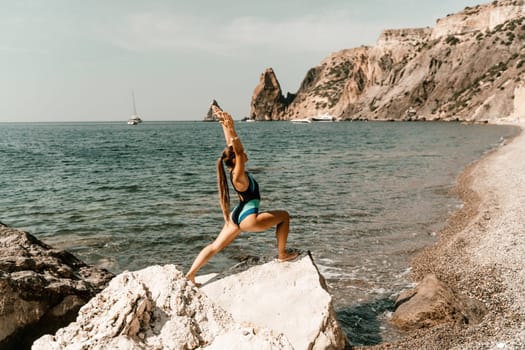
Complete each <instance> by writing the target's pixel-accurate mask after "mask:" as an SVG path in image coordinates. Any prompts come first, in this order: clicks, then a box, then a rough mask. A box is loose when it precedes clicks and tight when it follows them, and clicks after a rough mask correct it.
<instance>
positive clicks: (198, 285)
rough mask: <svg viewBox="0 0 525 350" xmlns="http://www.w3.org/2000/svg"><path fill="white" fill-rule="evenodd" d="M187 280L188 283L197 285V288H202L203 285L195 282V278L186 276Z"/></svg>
mask: <svg viewBox="0 0 525 350" xmlns="http://www.w3.org/2000/svg"><path fill="white" fill-rule="evenodd" d="M186 279H187V280H188V281H190V282H191V283H193V284H194V285H195V287H197V288H199V287H200V286H202V283H197V282H195V276H190V275H186Z"/></svg>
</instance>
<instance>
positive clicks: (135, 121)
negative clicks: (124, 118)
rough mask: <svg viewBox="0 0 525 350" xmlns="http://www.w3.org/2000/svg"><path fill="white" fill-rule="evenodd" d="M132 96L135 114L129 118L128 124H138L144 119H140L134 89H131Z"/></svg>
mask: <svg viewBox="0 0 525 350" xmlns="http://www.w3.org/2000/svg"><path fill="white" fill-rule="evenodd" d="M131 98H132V99H133V114H132V115H131V117H130V118H129V119H128V125H137V124H139V123H142V119H140V117H139V115H138V114H137V107H136V106H135V92H134V91H133V90H131Z"/></svg>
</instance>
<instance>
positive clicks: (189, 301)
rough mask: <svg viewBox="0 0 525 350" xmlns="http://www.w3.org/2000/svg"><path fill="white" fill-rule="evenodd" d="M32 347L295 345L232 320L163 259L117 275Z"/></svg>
mask: <svg viewBox="0 0 525 350" xmlns="http://www.w3.org/2000/svg"><path fill="white" fill-rule="evenodd" d="M32 349H33V350H58V349H112V350H119V349H142V350H144V349H239V350H240V349H293V348H292V346H291V345H290V343H289V342H288V340H287V339H286V337H285V336H284V335H282V334H279V333H276V332H274V331H271V330H269V329H264V328H261V327H258V326H254V325H249V324H240V323H238V322H235V321H234V319H233V318H232V316H231V315H230V314H229V313H228V312H227V311H225V310H223V309H222V308H221V307H220V306H218V305H217V304H216V303H214V302H213V301H212V300H211V299H209V298H208V297H207V296H206V295H205V294H204V293H202V292H201V291H200V290H199V289H198V288H197V287H195V286H194V285H193V284H192V283H190V282H189V281H188V280H186V278H185V277H184V275H183V274H182V272H181V271H180V270H178V269H177V268H176V267H175V266H174V265H165V266H151V267H148V268H146V269H143V270H140V271H136V272H128V271H125V272H123V273H122V274H120V275H118V276H117V277H115V278H114V279H113V280H112V281H111V282H110V284H109V286H108V287H107V288H106V289H104V290H103V291H102V292H101V293H100V294H98V295H97V296H96V297H95V298H93V299H92V300H91V301H90V302H89V303H88V304H86V305H85V306H84V307H82V309H81V310H80V312H79V315H78V317H77V319H76V321H75V322H74V323H71V324H70V325H69V326H68V327H66V328H62V329H60V330H59V331H58V332H57V333H56V335H54V336H52V335H46V336H43V337H42V338H40V339H38V340H37V341H36V342H35V343H34V344H33V347H32Z"/></svg>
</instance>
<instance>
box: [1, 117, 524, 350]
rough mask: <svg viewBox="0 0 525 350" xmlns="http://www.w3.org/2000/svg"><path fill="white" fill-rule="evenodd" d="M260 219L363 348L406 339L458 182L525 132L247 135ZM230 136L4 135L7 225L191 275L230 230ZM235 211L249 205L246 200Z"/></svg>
mask: <svg viewBox="0 0 525 350" xmlns="http://www.w3.org/2000/svg"><path fill="white" fill-rule="evenodd" d="M236 128H237V131H238V134H239V135H240V137H241V139H242V142H243V144H244V147H245V149H246V151H247V154H248V157H249V161H248V163H247V168H248V170H249V171H250V172H251V173H252V174H253V175H254V177H255V178H256V179H257V181H258V182H259V185H260V188H261V194H262V202H261V210H263V211H264V210H272V209H285V210H287V211H289V213H290V215H291V228H290V234H289V238H288V247H290V248H295V249H299V250H302V251H310V252H311V254H312V256H313V257H314V259H315V262H316V264H317V265H318V266H319V269H320V271H321V273H322V274H323V275H324V277H325V278H326V280H327V282H328V286H329V288H330V292H331V293H332V295H333V302H334V306H335V309H336V312H337V317H338V319H339V322H340V323H341V325H342V326H343V329H344V331H345V332H346V334H347V336H348V338H349V340H350V342H351V343H352V344H354V345H372V344H378V343H381V342H384V341H392V340H395V339H398V338H399V337H400V336H402V334H401V333H399V332H398V331H397V330H395V329H393V328H392V327H391V326H390V325H389V322H388V318H389V317H390V315H391V313H392V310H393V306H394V300H395V297H396V296H397V295H398V294H399V293H400V292H401V291H402V290H403V289H405V288H409V287H410V286H412V285H413V284H412V282H413V281H411V280H410V278H409V274H410V267H409V261H410V258H411V257H412V256H413V255H414V254H415V253H417V252H418V251H419V250H420V249H421V248H422V247H425V246H427V245H430V244H432V243H434V242H435V241H436V240H437V239H438V236H439V235H438V233H439V230H440V229H441V228H442V227H443V226H444V224H445V221H446V219H447V217H449V216H450V215H451V213H453V212H454V211H456V210H458V209H459V208H460V207H461V206H462V203H461V201H460V200H459V199H458V198H457V197H455V196H454V194H453V191H452V190H453V188H454V186H455V184H456V180H457V177H458V175H459V174H460V173H461V171H462V170H463V169H465V167H466V166H467V165H469V164H470V163H472V162H474V161H476V160H478V159H480V158H481V157H482V156H483V155H484V154H486V153H487V152H489V151H490V150H493V149H494V148H497V147H500V146H501V145H502V144H504V143H505V142H506V141H507V140H508V139H509V138H511V137H512V136H514V135H515V134H516V133H517V132H518V131H517V129H516V128H514V127H511V126H495V125H464V124H461V123H455V122H452V123H445V122H413V123H402V122H333V123H322V122H318V123H311V124H293V123H290V122H255V123H245V122H238V123H237V124H236ZM224 146H225V142H224V136H223V133H222V130H221V127H220V125H219V124H218V123H210V122H199V121H194V122H189V121H188V122H182V121H178V122H144V123H142V124H140V125H138V126H129V125H127V124H126V123H125V122H114V123H110V122H105V123H96V122H89V123H2V124H0V164H1V171H0V209H1V211H0V212H1V215H0V221H1V222H3V223H5V224H7V225H9V226H11V227H14V228H19V229H22V230H26V231H28V232H30V233H32V234H34V235H35V236H36V237H38V238H39V239H41V240H43V241H44V242H46V243H48V244H50V245H52V246H54V247H56V248H61V249H67V250H68V251H70V252H72V253H73V254H75V255H76V256H77V257H79V258H80V259H82V260H83V261H85V262H87V263H89V264H95V265H98V266H101V267H104V268H107V269H108V270H110V271H112V272H114V273H119V272H122V271H124V270H137V269H141V268H144V267H146V266H149V265H153V264H176V265H178V266H179V267H180V268H181V269H183V270H184V271H187V270H188V268H189V267H190V265H191V263H192V261H193V259H194V258H195V256H196V255H197V253H198V252H199V251H200V249H201V248H203V247H204V246H205V245H206V244H208V243H210V242H211V241H212V240H213V239H214V238H215V237H216V236H217V234H218V232H219V231H220V229H221V227H222V220H223V219H222V212H221V209H220V205H219V201H218V196H217V178H216V161H217V158H218V157H219V156H220V154H221V152H222V150H223V148H224ZM232 199H233V202H232V204H234V203H235V196H234V195H233V194H232ZM275 255H276V242H275V234H274V230H273V229H272V230H268V231H266V232H262V233H243V234H241V235H240V236H239V237H238V238H237V239H236V240H235V241H234V242H233V243H232V244H231V245H230V246H228V247H227V248H226V249H225V250H224V251H222V252H220V253H219V254H218V255H216V256H215V257H214V258H213V259H212V260H211V261H210V262H209V263H208V264H207V265H206V266H205V267H204V268H203V269H202V270H201V273H203V274H204V273H210V272H221V271H224V270H226V269H228V268H229V267H231V266H233V265H235V264H237V263H239V262H240V261H242V260H244V259H247V258H249V257H256V258H273V257H274V256H275Z"/></svg>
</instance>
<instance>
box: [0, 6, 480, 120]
mask: <svg viewBox="0 0 525 350" xmlns="http://www.w3.org/2000/svg"><path fill="white" fill-rule="evenodd" d="M484 2H486V1H480V0H478V1H475V0H470V1H469V0H366V1H364V0H324V1H319V0H315V1H314V0H301V1H299V0H292V1H286V0H264V1H260V0H259V1H250V0H243V1H241V0H222V1H199V0H193V1H189V0H185V1H178V0H171V1H169V0H156V1H154V0H150V1H146V0H82V1H77V0H46V1H42V0H32V1H27V0H0V9H1V10H0V67H1V68H0V81H1V82H0V96H1V98H0V122H10V121H118V120H122V121H125V120H127V118H128V117H129V116H130V114H131V111H132V104H131V89H134V91H135V95H136V104H137V109H138V112H139V114H141V116H142V117H143V119H144V120H145V121H148V120H201V119H202V118H203V117H204V116H205V114H206V113H207V111H208V108H209V106H210V104H211V102H212V100H213V99H216V100H217V101H218V102H219V104H220V105H221V106H222V107H223V108H224V109H225V110H227V111H230V112H231V113H232V114H233V115H234V117H235V118H237V119H240V118H242V117H244V116H246V115H247V114H248V112H249V109H250V99H251V96H252V93H253V89H254V88H255V86H256V85H257V83H258V81H259V76H260V74H261V73H262V72H263V71H264V69H265V68H267V67H272V68H273V69H274V71H275V73H276V75H277V79H278V80H279V82H280V84H281V88H282V89H283V91H284V92H286V91H291V92H295V91H297V89H298V87H299V85H300V83H301V81H302V80H303V78H304V76H305V74H306V72H307V71H308V69H309V68H311V67H314V66H316V65H317V64H318V63H319V62H320V61H321V60H322V59H323V58H325V57H326V56H328V55H329V54H330V53H331V52H334V51H339V50H341V49H345V48H351V47H357V46H360V45H370V44H374V43H375V41H376V39H377V37H378V35H379V33H380V32H381V30H383V29H389V28H408V27H425V26H434V24H435V20H436V19H437V18H440V17H445V16H446V15H447V14H449V13H454V12H458V11H460V10H462V9H464V8H465V6H473V5H476V4H479V3H484Z"/></svg>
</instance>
